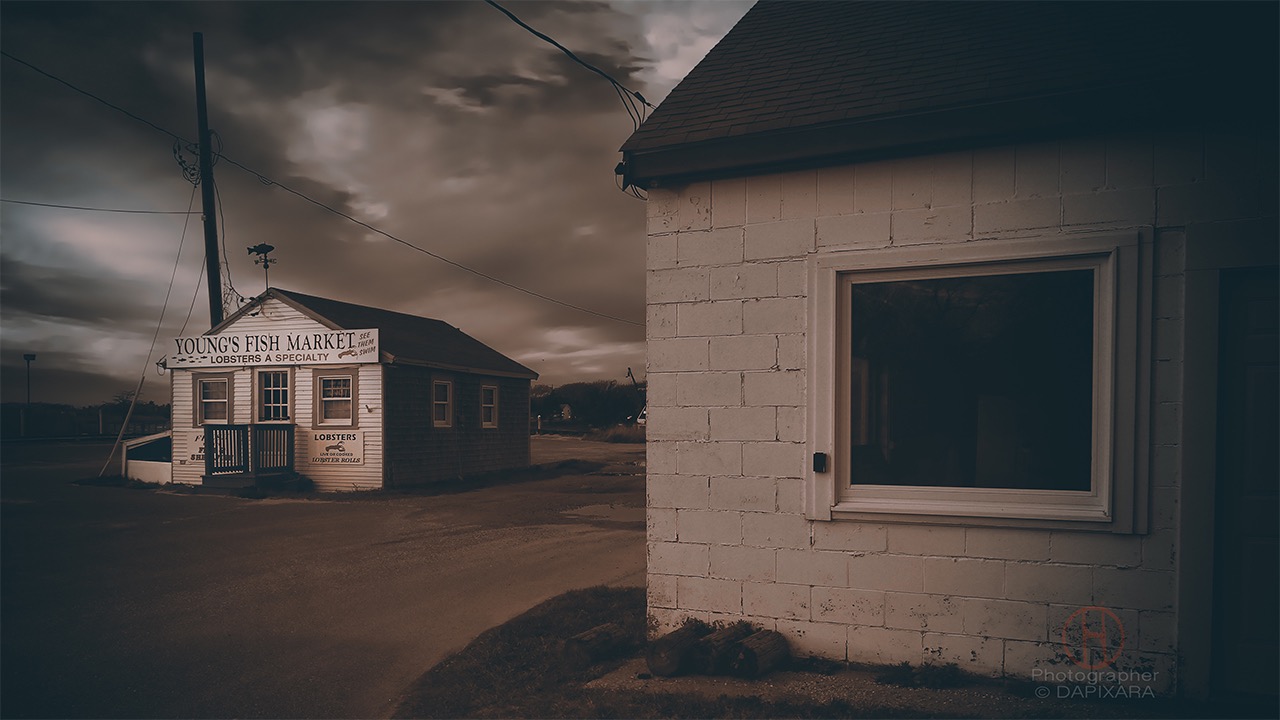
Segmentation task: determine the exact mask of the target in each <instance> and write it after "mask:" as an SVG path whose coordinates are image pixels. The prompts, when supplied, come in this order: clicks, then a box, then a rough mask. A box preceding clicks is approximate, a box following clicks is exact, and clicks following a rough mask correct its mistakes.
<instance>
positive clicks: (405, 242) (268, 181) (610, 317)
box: [222, 155, 644, 327]
mask: <svg viewBox="0 0 1280 720" xmlns="http://www.w3.org/2000/svg"><path fill="white" fill-rule="evenodd" d="M222 159H223V160H226V161H227V162H229V163H231V164H232V165H234V166H236V167H238V168H240V169H241V170H244V171H245V172H247V173H249V174H251V175H253V176H254V177H256V178H257V179H258V181H259V182H261V183H262V184H263V185H275V186H276V187H278V188H280V189H281V190H284V191H285V192H287V193H291V194H293V195H296V196H298V197H300V198H302V199H303V200H306V201H307V202H309V203H311V204H312V205H315V206H316V207H319V208H322V209H324V210H328V211H329V212H331V213H333V214H334V215H337V216H339V217H343V218H346V219H347V220H350V221H351V222H353V223H355V224H357V225H359V226H361V227H363V228H365V229H367V230H370V231H372V232H375V233H377V234H379V235H381V236H383V237H385V238H387V239H388V240H392V241H394V242H397V243H399V244H401V245H404V246H405V247H407V248H409V249H411V250H416V251H418V252H420V253H422V254H424V255H428V256H430V257H433V258H435V259H436V260H439V261H440V262H443V263H447V264H449V265H452V266H453V267H456V268H458V269H459V270H465V271H466V272H469V273H471V274H472V275H475V276H477V277H481V278H484V279H485V280H489V281H491V282H495V283H497V284H499V285H502V286H503V287H508V288H511V289H512V290H515V291H518V292H522V293H524V294H526V295H529V296H531V297H536V298H538V299H540V300H545V301H547V302H550V303H554V304H556V305H560V306H562V307H567V308H570V309H571V310H577V311H579V312H584V313H587V314H588V315H595V316H596V317H601V318H605V319H606V320H616V321H617V322H620V323H626V324H628V325H635V326H637V327H644V323H639V322H636V321H634V320H627V319H626V318H620V317H617V316H615V315H609V314H608V313H602V312H597V311H595V310H591V309H589V308H584V307H582V306H581V305H574V304H573V303H570V302H565V301H564V300H557V299H556V298H553V297H551V296H549V295H543V294H542V293H540V292H537V291H536V290H529V289H528V288H523V287H520V286H519V285H515V284H513V283H509V282H507V281H506V280H503V279H502V278H497V277H494V276H492V275H490V274H488V273H486V272H482V271H480V270H476V269H475V268H471V267H467V266H466V265H463V264H462V263H460V262H456V261H454V260H450V259H449V258H447V257H445V256H443V255H440V254H438V253H434V252H432V251H430V250H428V249H426V248H424V247H419V246H417V245H414V244H413V243H411V242H409V241H408V240H402V239H401V238H398V237H396V236H395V235H392V234H391V233H389V232H387V231H385V230H381V229H379V228H376V227H374V226H372V225H370V224H369V223H367V222H365V221H363V220H359V219H357V218H354V217H352V216H350V215H348V214H347V213H344V212H342V211H341V210H338V209H337V208H334V207H331V206H329V205H326V204H324V203H322V202H320V201H319V200H316V199H314V198H311V197H309V196H307V195H305V194H303V193H301V192H299V191H297V190H294V189H293V188H291V187H289V186H288V185H284V184H282V183H279V182H276V181H275V180H272V179H271V178H269V177H267V176H265V175H263V174H262V173H260V172H258V171H256V170H253V169H251V168H248V167H246V166H244V165H242V164H240V163H239V162H236V161H235V160H234V159H232V158H230V157H227V156H226V155H223V156H222Z"/></svg>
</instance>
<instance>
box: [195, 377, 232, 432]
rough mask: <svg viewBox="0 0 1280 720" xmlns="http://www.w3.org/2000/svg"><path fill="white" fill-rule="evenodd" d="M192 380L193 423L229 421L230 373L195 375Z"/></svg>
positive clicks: (221, 423)
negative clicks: (193, 399) (193, 397)
mask: <svg viewBox="0 0 1280 720" xmlns="http://www.w3.org/2000/svg"><path fill="white" fill-rule="evenodd" d="M194 381H195V387H194V388H193V390H194V394H195V424H196V425H215V424H216V425H225V424H227V423H229V422H231V375H230V374H226V375H196V376H195V378H194Z"/></svg>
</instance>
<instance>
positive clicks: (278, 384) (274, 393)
mask: <svg viewBox="0 0 1280 720" xmlns="http://www.w3.org/2000/svg"><path fill="white" fill-rule="evenodd" d="M257 378H258V402H257V419H258V422H260V423H271V422H276V423H280V422H289V420H290V419H291V414H290V412H289V407H290V406H289V371H288V370H259V371H258V373H257Z"/></svg>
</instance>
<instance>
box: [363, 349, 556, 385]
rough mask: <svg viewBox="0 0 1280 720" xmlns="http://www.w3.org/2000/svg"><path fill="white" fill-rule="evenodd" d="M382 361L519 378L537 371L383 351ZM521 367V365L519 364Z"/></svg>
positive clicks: (532, 377)
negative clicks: (435, 359)
mask: <svg viewBox="0 0 1280 720" xmlns="http://www.w3.org/2000/svg"><path fill="white" fill-rule="evenodd" d="M383 355H384V356H385V357H384V362H387V363H388V364H393V365H413V366H415V367H425V368H431V369H433V370H447V371H449V372H461V373H468V374H471V375H491V376H493V377H505V378H517V379H520V380H537V379H538V373H536V372H534V371H532V370H530V369H528V368H525V372H519V371H515V370H494V369H491V368H479V367H469V366H466V365H452V364H450V363H442V362H437V361H431V360H418V359H415V358H410V357H404V356H401V355H392V354H391V353H383ZM521 367H523V366H521Z"/></svg>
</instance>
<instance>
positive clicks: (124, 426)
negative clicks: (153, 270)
mask: <svg viewBox="0 0 1280 720" xmlns="http://www.w3.org/2000/svg"><path fill="white" fill-rule="evenodd" d="M195 204H196V188H195V186H194V185H193V186H192V187H191V199H190V200H189V201H187V217H185V218H183V219H182V236H181V237H180V238H179V239H178V253H177V255H176V256H175V257H174V258H173V272H171V273H169V287H168V288H167V289H166V290H165V291H164V303H163V304H161V306H160V319H159V320H157V321H156V331H155V333H154V334H152V336H151V346H150V347H149V348H147V356H146V357H145V358H143V359H142V376H141V377H139V378H138V387H137V388H136V389H135V390H134V391H133V398H132V401H131V402H130V403H129V410H128V412H126V413H125V414H124V421H123V422H121V423H120V434H119V435H116V443H115V445H112V446H111V454H110V455H108V456H107V461H106V462H104V463H103V464H102V469H101V470H99V471H98V477H102V474H103V473H105V472H106V471H107V466H108V465H110V464H111V458H113V457H115V456H116V450H117V449H118V448H119V447H120V441H122V440H124V433H125V431H126V430H128V429H129V419H130V418H132V417H133V409H134V408H135V407H137V405H138V398H140V397H141V396H142V385H143V383H145V382H146V381H147V369H148V367H150V365H151V353H153V352H155V349H156V340H159V339H160V328H161V327H163V326H164V314H165V311H166V310H168V309H169V296H170V295H172V294H173V281H174V278H176V277H178V265H179V261H181V260H182V246H183V245H185V244H186V242H187V227H189V226H190V225H191V215H193V214H195V213H192V212H191V208H192V207H193V206H194V205H195Z"/></svg>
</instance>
